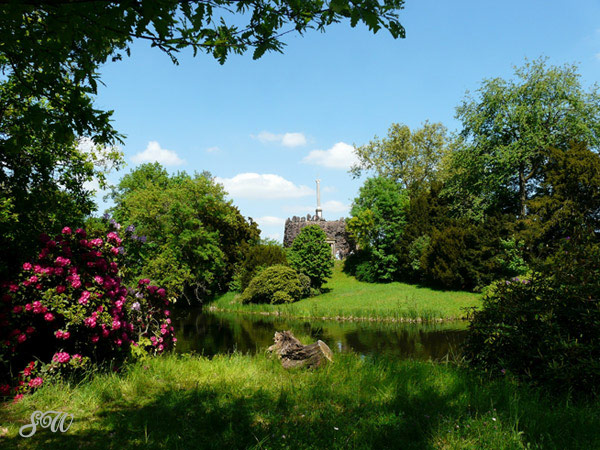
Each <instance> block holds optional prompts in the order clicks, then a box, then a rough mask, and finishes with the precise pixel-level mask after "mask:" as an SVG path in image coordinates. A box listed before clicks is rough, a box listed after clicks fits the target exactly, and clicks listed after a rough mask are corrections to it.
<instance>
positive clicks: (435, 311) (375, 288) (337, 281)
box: [210, 262, 481, 321]
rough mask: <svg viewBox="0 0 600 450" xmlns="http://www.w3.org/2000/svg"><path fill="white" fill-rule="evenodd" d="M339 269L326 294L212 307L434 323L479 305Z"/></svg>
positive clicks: (473, 298) (474, 299) (454, 294)
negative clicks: (281, 301)
mask: <svg viewBox="0 0 600 450" xmlns="http://www.w3.org/2000/svg"><path fill="white" fill-rule="evenodd" d="M341 269H342V267H341V264H340V263H339V262H338V263H337V264H336V266H335V269H334V273H333V277H332V278H331V280H329V282H328V283H327V284H325V286H324V288H325V290H326V291H327V292H326V293H324V294H321V295H318V296H315V297H311V298H307V299H303V300H300V301H299V302H296V303H292V304H285V305H242V304H241V303H240V301H239V297H238V296H237V295H236V294H235V293H227V294H225V295H223V296H221V297H219V298H217V299H216V300H215V301H214V302H212V303H211V304H210V307H213V308H217V309H220V310H226V311H244V312H254V313H260V312H266V313H272V314H281V315H288V316H294V317H312V318H332V319H340V318H342V319H351V318H362V319H373V320H396V321H402V320H407V321H434V320H439V319H444V320H452V319H462V318H464V317H465V316H466V313H465V308H468V307H472V306H479V305H480V303H481V295H480V294H475V293H472V292H463V291H440V290H434V289H430V288H427V287H423V286H418V285H412V284H405V283H387V284H380V283H363V282H360V281H358V280H356V279H355V278H353V277H350V276H348V275H346V274H344V273H343V272H342V270H341Z"/></svg>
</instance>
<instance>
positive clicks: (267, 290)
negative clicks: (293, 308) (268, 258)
mask: <svg viewBox="0 0 600 450" xmlns="http://www.w3.org/2000/svg"><path fill="white" fill-rule="evenodd" d="M306 279H307V277H306V276H305V275H304V276H303V275H302V274H298V273H297V272H296V271H295V270H294V269H292V268H291V267H288V266H284V265H281V264H279V265H275V266H271V267H267V268H266V269H264V270H262V271H261V272H260V273H259V274H258V275H256V276H255V277H254V278H253V279H252V281H250V284H249V285H248V287H247V288H246V289H245V290H244V292H243V293H242V296H241V299H242V302H243V303H272V304H275V303H291V302H295V301H298V300H300V299H301V298H302V296H303V295H306V291H307V284H309V283H307V280H306ZM309 290H310V287H309Z"/></svg>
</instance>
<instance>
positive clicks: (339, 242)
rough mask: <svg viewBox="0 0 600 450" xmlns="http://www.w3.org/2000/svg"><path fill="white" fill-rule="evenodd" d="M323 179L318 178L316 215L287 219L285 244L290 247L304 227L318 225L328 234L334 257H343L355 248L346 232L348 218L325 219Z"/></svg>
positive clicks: (284, 236) (284, 235)
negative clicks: (322, 200)
mask: <svg viewBox="0 0 600 450" xmlns="http://www.w3.org/2000/svg"><path fill="white" fill-rule="evenodd" d="M320 183H321V180H317V210H316V214H315V215H314V216H311V215H310V214H307V215H306V217H297V216H294V217H292V218H291V219H289V218H288V219H287V220H286V221H285V230H284V233H283V246H284V247H290V246H291V245H292V242H294V239H296V236H298V233H300V230H302V228H304V227H307V226H309V225H318V226H319V227H321V229H322V230H323V231H324V232H325V234H326V235H327V243H328V244H329V245H330V246H331V254H332V256H333V257H334V258H338V259H342V258H345V257H346V256H348V255H349V254H350V252H351V251H352V250H354V248H353V246H352V245H351V244H350V239H349V236H348V233H346V219H344V218H343V217H342V218H340V219H339V220H325V219H323V210H322V209H321V186H320Z"/></svg>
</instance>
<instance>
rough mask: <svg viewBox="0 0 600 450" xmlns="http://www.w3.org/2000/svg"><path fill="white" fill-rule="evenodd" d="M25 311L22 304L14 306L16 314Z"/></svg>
mask: <svg viewBox="0 0 600 450" xmlns="http://www.w3.org/2000/svg"><path fill="white" fill-rule="evenodd" d="M22 311H23V307H22V306H21V305H17V306H15V307H14V308H13V312H14V313H15V314H20V313H21V312H22Z"/></svg>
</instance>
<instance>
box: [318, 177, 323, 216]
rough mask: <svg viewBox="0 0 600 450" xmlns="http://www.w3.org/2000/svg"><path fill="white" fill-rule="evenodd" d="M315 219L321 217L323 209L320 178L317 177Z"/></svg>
mask: <svg viewBox="0 0 600 450" xmlns="http://www.w3.org/2000/svg"><path fill="white" fill-rule="evenodd" d="M317 219H319V220H321V219H323V210H322V209H321V180H319V179H318V178H317Z"/></svg>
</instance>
